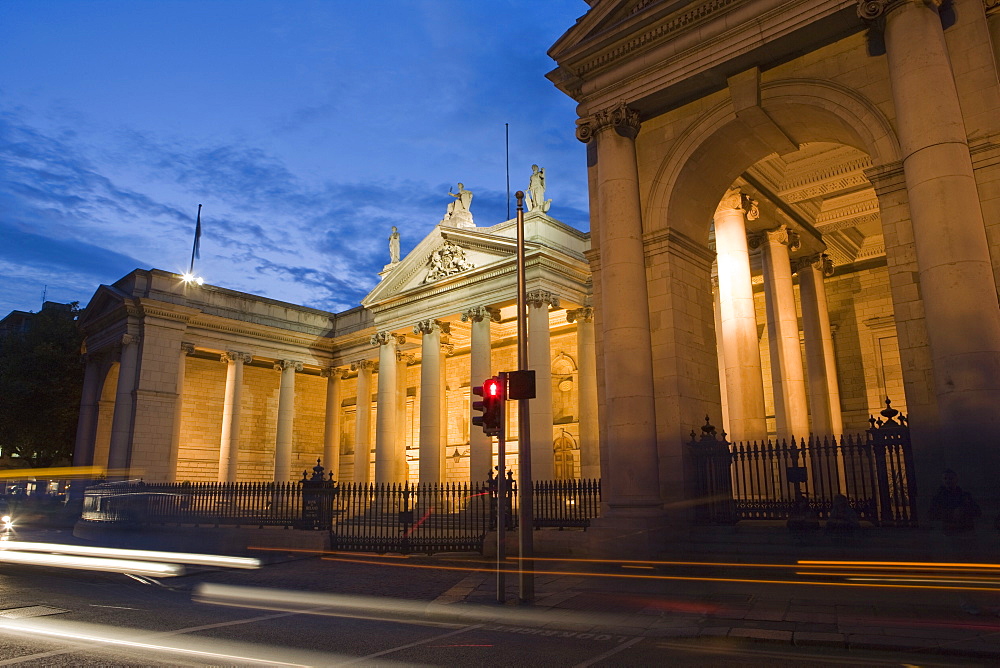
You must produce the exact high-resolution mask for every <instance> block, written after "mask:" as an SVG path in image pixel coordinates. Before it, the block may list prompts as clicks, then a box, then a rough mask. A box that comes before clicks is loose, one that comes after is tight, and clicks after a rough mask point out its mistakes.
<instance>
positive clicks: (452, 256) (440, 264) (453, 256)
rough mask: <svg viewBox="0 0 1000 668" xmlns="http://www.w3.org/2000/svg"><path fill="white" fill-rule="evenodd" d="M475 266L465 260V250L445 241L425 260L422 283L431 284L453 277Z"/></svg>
mask: <svg viewBox="0 0 1000 668" xmlns="http://www.w3.org/2000/svg"><path fill="white" fill-rule="evenodd" d="M475 266H476V265H474V264H473V263H472V262H470V261H468V260H466V259H465V249H464V248H462V247H461V246H457V245H455V244H453V243H452V242H450V241H445V242H444V243H443V244H442V245H441V246H440V247H439V248H438V249H437V250H435V251H434V252H433V253H431V254H430V257H429V258H427V278H425V279H424V283H432V282H434V281H436V280H438V279H441V278H447V277H448V276H453V275H455V274H457V273H459V272H462V271H465V270H466V269H474V268H475Z"/></svg>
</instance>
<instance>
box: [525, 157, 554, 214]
mask: <svg viewBox="0 0 1000 668" xmlns="http://www.w3.org/2000/svg"><path fill="white" fill-rule="evenodd" d="M526 199H527V200H528V211H538V212H539V213H548V210H549V207H550V206H552V200H550V199H548V200H547V199H545V168H544V167H539V166H538V165H532V166H531V178H529V179H528V193H527V198H526Z"/></svg>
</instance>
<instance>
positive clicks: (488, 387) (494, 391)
mask: <svg viewBox="0 0 1000 668" xmlns="http://www.w3.org/2000/svg"><path fill="white" fill-rule="evenodd" d="M472 393H473V394H475V395H476V396H479V397H482V398H483V400H482V401H473V402H472V410H473V411H478V412H480V413H482V415H473V416H472V424H474V425H476V426H477V427H482V428H483V433H485V434H486V435H487V436H498V435H499V434H500V433H501V432H502V431H503V406H504V388H503V383H501V382H500V379H499V378H497V377H496V376H493V377H492V378H487V379H486V380H485V381H483V384H482V386H481V387H474V388H472Z"/></svg>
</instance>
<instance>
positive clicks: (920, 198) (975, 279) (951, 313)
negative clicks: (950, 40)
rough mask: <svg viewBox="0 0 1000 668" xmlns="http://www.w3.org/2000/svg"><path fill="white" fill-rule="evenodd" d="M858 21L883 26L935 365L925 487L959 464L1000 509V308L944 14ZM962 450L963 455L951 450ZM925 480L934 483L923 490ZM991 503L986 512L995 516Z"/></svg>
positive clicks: (915, 10)
mask: <svg viewBox="0 0 1000 668" xmlns="http://www.w3.org/2000/svg"><path fill="white" fill-rule="evenodd" d="M858 13H859V15H860V16H861V17H862V18H865V19H869V20H876V21H877V22H878V23H879V24H880V25H881V26H882V27H883V28H884V35H885V50H886V59H887V61H888V65H889V80H890V83H891V86H892V99H893V106H894V109H895V113H896V118H895V124H896V127H897V133H898V138H899V144H900V150H901V153H902V156H903V172H904V175H905V180H906V189H907V197H908V199H909V210H910V218H911V221H912V224H913V243H914V249H915V251H916V257H917V267H918V274H919V278H920V284H919V288H920V295H921V297H922V301H923V307H924V313H925V316H926V323H927V337H928V345H929V347H930V350H931V357H932V360H933V367H934V383H935V395H936V398H937V403H938V408H939V416H940V425H939V426H940V434H939V435H938V438H939V439H940V440H939V442H938V444H937V447H936V448H934V449H936V450H937V452H936V454H934V455H933V456H930V457H929V458H927V459H925V458H924V457H925V455H924V454H923V453H921V452H919V451H920V450H921V449H922V448H914V454H915V456H917V459H918V461H917V466H916V469H917V475H918V485H917V486H918V488H922V489H925V490H933V489H935V487H936V485H937V484H938V482H939V480H940V471H941V469H942V468H944V466H951V467H952V468H954V469H955V470H956V471H958V472H959V474H960V476H961V479H962V482H961V483H960V484H961V485H962V487H963V488H966V489H968V490H969V491H970V492H971V493H972V494H974V495H976V494H977V493H978V494H981V495H984V496H986V495H988V496H989V497H990V501H991V502H995V503H997V504H998V505H1000V498H998V496H1000V493H998V492H997V491H996V490H997V487H996V485H995V480H993V476H994V474H995V471H996V468H997V466H998V465H1000V449H998V448H997V447H996V444H995V443H994V440H995V437H994V434H995V433H996V429H997V427H998V426H1000V410H997V408H998V406H1000V307H998V304H997V293H996V283H995V282H994V280H993V274H992V270H991V266H990V249H989V244H988V242H987V237H986V231H985V225H984V220H983V213H982V207H981V204H980V198H979V192H978V189H977V187H976V182H975V177H974V173H973V168H972V159H971V155H970V153H969V146H968V139H967V137H968V133H967V129H966V127H965V122H964V117H963V114H962V108H961V106H960V104H959V97H958V91H957V88H956V85H955V76H954V73H953V72H952V68H951V62H950V57H949V52H948V48H947V45H946V43H945V36H944V30H943V28H942V25H941V17H940V16H939V15H938V6H937V3H933V2H916V1H913V0H910V1H899V0H866V1H864V2H860V3H859V5H858ZM915 417H916V416H915ZM918 420H919V417H917V419H915V420H914V426H918V424H917V423H918ZM946 443H947V445H946ZM954 443H961V444H962V447H961V448H954V449H953V448H951V447H949V446H950V445H951V444H954ZM959 451H960V452H959ZM921 460H923V461H921ZM935 460H936V461H935ZM922 465H923V470H922V469H921V467H922ZM935 469H936V470H935ZM921 476H926V477H924V478H923V480H924V482H923V483H921ZM926 493H927V492H925V494H926ZM989 505H992V503H988V504H987V505H986V506H984V514H985V513H987V512H989V511H992V510H993V509H992V508H989Z"/></svg>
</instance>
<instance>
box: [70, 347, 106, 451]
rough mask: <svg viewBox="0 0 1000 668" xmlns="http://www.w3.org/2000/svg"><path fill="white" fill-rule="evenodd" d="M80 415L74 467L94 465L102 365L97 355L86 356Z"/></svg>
mask: <svg viewBox="0 0 1000 668" xmlns="http://www.w3.org/2000/svg"><path fill="white" fill-rule="evenodd" d="M84 357H85V359H86V366H85V367H84V371H83V392H82V394H81V397H80V415H79V417H78V418H77V421H76V442H75V445H74V447H73V466H93V465H94V441H95V439H96V437H97V407H98V402H99V401H100V398H101V364H100V360H99V359H98V358H97V357H96V356H95V355H85V356H84Z"/></svg>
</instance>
